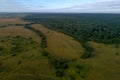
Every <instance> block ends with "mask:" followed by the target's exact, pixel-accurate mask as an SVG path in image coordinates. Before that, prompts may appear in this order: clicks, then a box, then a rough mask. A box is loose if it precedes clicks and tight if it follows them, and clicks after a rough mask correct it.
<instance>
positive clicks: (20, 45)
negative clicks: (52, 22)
mask: <svg viewBox="0 0 120 80" xmlns="http://www.w3.org/2000/svg"><path fill="white" fill-rule="evenodd" d="M7 22H9V20H7ZM18 22H19V21H17V23H18ZM20 22H21V21H20ZM12 23H14V21H13V22H11V24H12ZM24 23H25V22H24ZM1 24H2V23H1ZM3 24H6V23H5V21H4V23H3ZM3 24H2V25H3ZM21 27H22V28H20V27H18V26H17V27H16V26H7V27H2V28H0V33H1V34H0V80H119V79H120V48H119V47H118V48H116V47H115V45H105V44H102V43H96V42H88V44H89V45H90V46H91V47H92V48H93V49H94V52H93V55H94V56H93V57H91V58H89V59H81V55H82V54H83V53H84V48H83V47H82V46H81V43H79V42H77V41H75V40H74V39H73V38H72V37H70V36H68V35H65V34H63V33H60V32H56V31H52V30H49V29H47V28H45V27H44V26H42V25H39V24H34V25H32V26H31V27H32V28H34V29H36V30H38V31H41V32H42V33H43V34H44V35H45V37H46V39H47V47H46V48H45V49H44V51H47V52H46V53H45V54H42V51H43V49H42V48H41V47H40V41H41V38H40V37H39V36H38V35H37V34H36V33H34V32H33V31H30V30H27V29H25V28H24V26H21ZM16 30H17V31H16ZM19 30H20V31H22V32H21V33H20V32H19ZM2 32H4V33H2ZM22 33H24V34H22Z"/></svg>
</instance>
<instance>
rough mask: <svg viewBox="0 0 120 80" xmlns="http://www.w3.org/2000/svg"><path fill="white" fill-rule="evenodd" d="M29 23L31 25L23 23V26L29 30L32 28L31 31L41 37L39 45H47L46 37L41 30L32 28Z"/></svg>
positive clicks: (43, 46) (44, 46)
mask: <svg viewBox="0 0 120 80" xmlns="http://www.w3.org/2000/svg"><path fill="white" fill-rule="evenodd" d="M30 25H31V24H27V25H25V28H26V29H29V30H32V31H33V32H35V33H36V34H37V35H38V36H39V37H40V38H41V44H40V46H41V47H42V48H46V47H47V44H46V43H47V42H46V37H45V35H44V34H43V33H42V32H40V31H38V30H36V29H34V28H32V27H31V26H30Z"/></svg>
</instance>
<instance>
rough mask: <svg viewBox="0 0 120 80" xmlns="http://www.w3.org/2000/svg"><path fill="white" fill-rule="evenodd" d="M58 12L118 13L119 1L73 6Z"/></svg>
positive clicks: (109, 0) (119, 10)
mask: <svg viewBox="0 0 120 80" xmlns="http://www.w3.org/2000/svg"><path fill="white" fill-rule="evenodd" d="M60 11H62V12H64V11H66V12H93V13H94V12H102V13H104V12H105V13H106V12H108V13H109V12H110V13H120V0H108V1H103V2H93V3H87V4H83V5H75V6H72V7H68V8H62V9H60Z"/></svg>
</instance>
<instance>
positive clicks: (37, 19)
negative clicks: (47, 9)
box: [24, 14, 120, 58]
mask: <svg viewBox="0 0 120 80" xmlns="http://www.w3.org/2000/svg"><path fill="white" fill-rule="evenodd" d="M24 20H27V21H30V22H34V23H40V24H43V25H44V26H46V27H47V28H49V29H52V30H56V31H60V32H62V33H65V34H67V35H70V36H72V37H74V38H75V39H76V40H77V41H79V42H81V43H82V46H83V47H84V49H85V54H86V55H87V56H86V58H87V57H90V55H91V54H92V52H93V51H94V50H93V49H92V48H91V47H90V46H89V45H87V43H86V42H88V41H95V42H100V43H105V44H116V45H117V47H119V44H120V15H119V14H30V15H28V16H26V17H25V18H24ZM85 54H84V55H83V56H84V57H85Z"/></svg>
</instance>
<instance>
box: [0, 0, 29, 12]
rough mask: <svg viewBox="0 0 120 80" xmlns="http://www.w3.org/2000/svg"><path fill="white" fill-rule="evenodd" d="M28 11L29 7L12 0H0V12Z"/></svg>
mask: <svg viewBox="0 0 120 80" xmlns="http://www.w3.org/2000/svg"><path fill="white" fill-rule="evenodd" d="M21 11H29V8H27V7H25V6H23V5H21V4H19V3H18V2H15V1H14V0H0V12H21Z"/></svg>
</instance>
